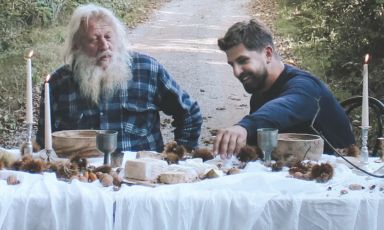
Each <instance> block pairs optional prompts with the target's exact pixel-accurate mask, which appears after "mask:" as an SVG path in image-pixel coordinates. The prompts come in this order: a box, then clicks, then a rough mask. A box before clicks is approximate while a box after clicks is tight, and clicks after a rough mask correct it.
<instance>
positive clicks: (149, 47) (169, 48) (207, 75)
mask: <svg viewBox="0 0 384 230" xmlns="http://www.w3.org/2000/svg"><path fill="white" fill-rule="evenodd" d="M248 4H249V0H209V1H207V0H173V1H171V2H169V3H167V4H165V5H164V6H163V7H162V8H160V9H159V10H158V11H156V12H154V14H153V16H152V17H150V19H149V20H148V21H147V22H146V23H144V24H142V25H140V26H139V27H137V28H135V29H134V30H132V31H130V39H131V42H132V46H133V47H132V48H133V49H134V50H137V51H140V52H143V53H147V54H149V55H151V56H153V57H154V58H156V59H157V60H159V62H160V63H162V64H163V65H164V66H165V67H166V69H167V70H168V71H169V72H170V73H171V75H173V77H174V78H175V79H176V80H177V82H178V83H179V84H180V85H181V86H182V88H183V89H184V90H185V91H187V92H188V93H189V94H190V95H191V96H192V97H193V98H195V99H196V100H197V101H198V103H199V105H200V107H201V111H202V114H203V117H204V123H203V129H202V135H201V138H200V146H201V147H204V146H211V142H212V136H213V135H214V134H215V132H216V130H217V129H220V128H224V127H227V126H230V125H233V124H234V123H236V122H237V121H239V120H240V119H241V118H242V117H243V116H244V115H245V114H247V113H248V111H249V108H248V104H249V99H250V96H249V95H248V94H247V93H246V92H245V91H244V89H243V87H242V85H241V83H240V82H239V81H238V80H237V79H236V78H235V77H233V74H232V70H231V68H230V67H229V65H228V64H227V60H226V56H225V54H224V53H223V52H221V51H220V50H219V48H218V47H217V39H218V38H219V37H222V36H223V35H224V33H225V31H226V30H227V29H228V27H229V26H230V25H232V24H233V23H235V22H237V21H242V20H247V19H248V15H247V10H246V8H247V5H248ZM169 119H170V118H169V117H165V116H164V115H162V123H163V124H164V125H165V127H164V129H163V131H164V132H163V135H164V138H165V141H166V142H168V141H169V140H171V139H172V138H173V134H172V132H171V131H172V127H171V126H170V124H169V122H168V121H169Z"/></svg>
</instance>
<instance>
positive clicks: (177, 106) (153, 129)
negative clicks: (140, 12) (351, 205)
mask: <svg viewBox="0 0 384 230" xmlns="http://www.w3.org/2000/svg"><path fill="white" fill-rule="evenodd" d="M68 30H69V31H68V37H67V40H66V46H65V55H64V60H65V65H64V66H62V67H60V68H59V69H57V70H56V71H55V72H54V73H53V74H52V75H51V78H50V80H49V84H50V99H51V100H50V102H51V119H52V131H59V130H70V129H111V130H116V131H118V147H117V151H124V150H130V151H139V150H153V151H162V150H163V147H164V143H163V139H162V135H161V131H160V116H159V111H163V112H164V113H165V114H167V115H172V116H173V119H174V122H173V123H172V124H173V125H174V126H175V130H174V135H175V140H176V142H177V143H178V144H179V145H184V146H185V147H187V148H190V149H192V148H195V147H197V145H198V138H199V135H200V130H201V124H202V117H201V114H200V109H199V106H198V104H197V102H196V101H194V100H193V99H191V98H190V96H189V95H188V94H187V93H186V92H184V91H183V90H182V89H181V88H180V86H179V85H178V84H177V83H176V82H175V81H174V80H173V79H172V77H171V76H170V75H169V74H168V72H167V71H166V70H165V68H164V67H163V66H162V65H161V64H159V63H158V62H157V61H156V60H155V59H153V58H151V57H149V56H146V55H144V54H140V53H137V52H132V51H131V52H130V51H128V50H127V44H128V42H127V34H126V29H125V26H124V25H123V24H122V23H121V22H120V21H119V20H118V19H117V18H116V17H115V16H114V15H113V13H112V12H111V11H109V10H108V9H105V8H103V7H100V6H96V5H92V4H90V5H84V6H80V7H78V8H77V9H76V10H75V11H74V13H73V15H72V18H71V21H70V23H69V26H68ZM43 101H44V92H42V98H41V103H40V118H39V124H38V131H37V138H36V140H37V142H38V144H39V145H40V146H41V147H43V146H44V112H43V111H44V103H43Z"/></svg>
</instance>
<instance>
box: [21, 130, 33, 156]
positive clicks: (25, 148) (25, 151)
mask: <svg viewBox="0 0 384 230" xmlns="http://www.w3.org/2000/svg"><path fill="white" fill-rule="evenodd" d="M32 130H33V124H32V123H27V140H26V142H24V143H23V144H22V145H21V155H22V156H24V155H32V154H33V146H32Z"/></svg>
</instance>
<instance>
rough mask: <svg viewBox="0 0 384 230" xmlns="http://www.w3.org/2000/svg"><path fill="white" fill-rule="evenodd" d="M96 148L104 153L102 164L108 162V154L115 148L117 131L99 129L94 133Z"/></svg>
mask: <svg viewBox="0 0 384 230" xmlns="http://www.w3.org/2000/svg"><path fill="white" fill-rule="evenodd" d="M96 148H97V150H99V151H100V152H102V153H104V164H110V156H111V153H112V152H113V151H115V150H116V148H117V131H114V130H100V131H97V134H96Z"/></svg>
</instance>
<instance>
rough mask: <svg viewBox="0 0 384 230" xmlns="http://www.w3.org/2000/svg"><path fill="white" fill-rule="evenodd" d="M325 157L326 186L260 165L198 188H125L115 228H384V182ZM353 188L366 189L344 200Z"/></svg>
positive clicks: (118, 197)
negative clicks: (329, 167)
mask: <svg viewBox="0 0 384 230" xmlns="http://www.w3.org/2000/svg"><path fill="white" fill-rule="evenodd" d="M325 158H326V159H325V160H327V161H330V162H333V163H334V164H335V165H336V168H335V177H334V179H332V180H330V181H329V182H327V183H325V184H322V183H317V182H315V181H304V180H298V179H294V178H290V177H287V175H288V172H287V171H286V170H285V171H282V172H270V171H268V170H267V169H266V168H265V167H264V166H262V165H261V164H260V163H258V162H255V163H250V164H249V165H248V166H247V168H246V172H245V173H243V174H238V175H233V176H225V177H222V178H218V179H209V180H204V181H201V182H199V183H193V184H179V185H164V186H160V187H157V188H147V187H141V186H131V187H127V186H123V188H122V189H121V190H120V191H119V192H117V193H114V197H115V199H116V219H115V229H175V230H176V229H218V230H226V229H228V230H232V229H279V230H280V229H305V230H308V229H343V230H344V229H372V230H373V229H381V230H382V229H384V193H383V191H379V187H380V186H384V179H373V178H368V177H366V176H357V175H356V174H354V173H353V172H352V171H351V170H350V169H349V168H348V167H347V166H345V165H343V164H336V158H335V157H329V156H325ZM372 164H374V163H372ZM374 166H375V167H376V168H377V167H378V165H374ZM351 183H358V184H361V185H363V186H365V189H364V190H360V191H351V190H349V192H348V194H345V195H340V191H341V190H342V189H347V190H348V186H349V185H350V184H351ZM371 185H375V189H373V190H370V189H369V187H370V186H371ZM329 186H331V187H332V190H330V191H328V190H327V189H328V187H329Z"/></svg>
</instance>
